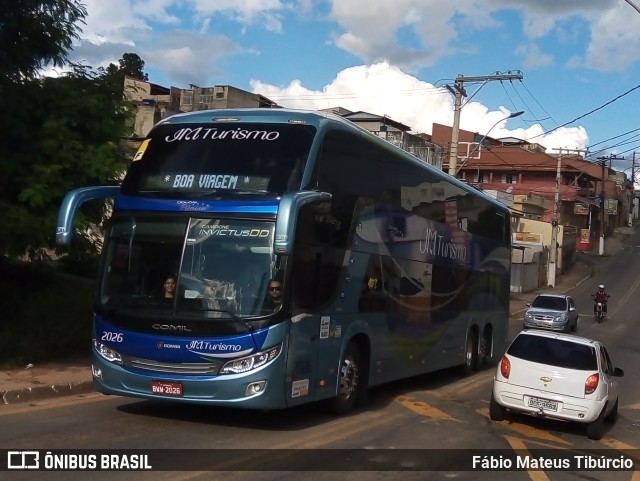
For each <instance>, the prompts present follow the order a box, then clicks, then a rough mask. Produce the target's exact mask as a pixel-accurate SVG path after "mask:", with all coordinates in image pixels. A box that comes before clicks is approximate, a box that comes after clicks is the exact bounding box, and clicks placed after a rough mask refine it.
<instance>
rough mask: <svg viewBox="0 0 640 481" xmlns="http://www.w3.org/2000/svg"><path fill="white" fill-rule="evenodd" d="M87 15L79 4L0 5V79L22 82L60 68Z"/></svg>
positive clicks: (22, 1) (35, 1)
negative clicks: (48, 67)
mask: <svg viewBox="0 0 640 481" xmlns="http://www.w3.org/2000/svg"><path fill="white" fill-rule="evenodd" d="M86 15H87V10H86V8H85V6H84V5H83V4H81V3H80V2H79V1H78V0H11V1H8V0H5V1H3V2H0V45H2V48H1V49H0V77H5V78H6V79H11V80H13V81H16V82H21V81H24V80H29V79H33V78H35V77H36V76H37V75H38V72H39V71H40V70H41V69H42V67H44V66H46V65H48V64H53V65H54V66H55V67H61V66H63V65H64V63H65V61H66V59H67V54H68V52H69V50H70V49H71V47H72V43H73V40H74V39H77V38H78V37H79V34H80V32H82V29H81V28H80V27H79V24H80V23H83V22H84V18H85V17H86ZM0 92H1V91H0Z"/></svg>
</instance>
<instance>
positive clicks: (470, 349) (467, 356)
mask: <svg viewBox="0 0 640 481" xmlns="http://www.w3.org/2000/svg"><path fill="white" fill-rule="evenodd" d="M477 365H478V337H477V335H476V333H475V332H469V334H468V335H467V342H466V344H465V346H464V364H463V365H462V374H463V375H465V376H471V374H473V372H474V371H475V369H476V366H477Z"/></svg>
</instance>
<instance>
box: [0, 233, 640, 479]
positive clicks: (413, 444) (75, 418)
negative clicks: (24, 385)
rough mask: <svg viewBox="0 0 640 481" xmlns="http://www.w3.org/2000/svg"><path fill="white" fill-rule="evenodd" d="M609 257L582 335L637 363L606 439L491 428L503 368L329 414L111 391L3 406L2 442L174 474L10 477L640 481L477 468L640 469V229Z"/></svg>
mask: <svg viewBox="0 0 640 481" xmlns="http://www.w3.org/2000/svg"><path fill="white" fill-rule="evenodd" d="M597 264H598V265H596V266H595V269H596V275H595V276H594V277H593V278H592V279H593V282H594V283H600V282H602V283H605V284H606V285H607V290H608V291H609V292H610V294H611V303H610V307H609V318H608V319H607V320H606V321H605V323H603V324H597V323H595V322H594V320H593V317H592V310H591V300H590V293H591V290H592V288H593V286H592V285H591V282H585V283H583V284H582V285H580V286H578V287H576V288H575V289H574V290H573V291H572V294H573V296H574V298H575V299H576V303H577V305H578V309H579V312H580V323H579V327H578V334H579V335H584V336H588V337H593V338H597V339H599V340H602V341H603V342H605V344H606V345H607V347H608V349H609V352H610V354H611V357H612V361H613V363H614V364H615V365H616V366H619V367H621V368H623V369H624V370H625V376H624V377H623V378H622V379H621V381H620V382H621V396H620V419H619V421H618V422H617V423H616V424H615V425H613V426H610V428H609V430H608V432H607V433H606V435H605V437H604V438H603V439H602V440H601V441H592V440H589V439H587V438H586V436H585V434H584V429H583V427H582V426H580V425H573V424H568V423H562V422H555V421H547V420H539V419H534V418H530V417H524V416H516V417H513V418H511V419H509V420H507V421H503V422H499V423H498V422H492V421H490V420H489V417H488V401H489V395H490V392H491V382H492V376H493V369H491V368H488V369H486V370H483V371H481V372H479V373H476V374H475V375H473V376H471V377H467V378H464V377H461V376H460V375H459V374H458V372H457V371H455V370H447V371H442V372H439V373H434V374H429V375H425V376H420V377H416V378H413V379H410V380H406V381H402V382H396V383H392V384H389V385H386V386H384V387H381V388H378V389H375V390H373V392H372V395H371V401H370V404H369V405H368V406H367V407H366V408H364V409H362V410H359V411H356V412H354V413H352V414H350V415H348V416H344V417H334V416H332V415H330V414H328V413H327V412H326V411H325V410H324V409H323V406H322V405H320V404H314V405H307V406H302V407H300V408H295V409H291V410H287V411H273V412H257V411H249V412H247V411H239V410H230V409H219V408H211V407H200V406H184V405H175V404H170V403H166V404H164V403H156V402H149V401H139V400H135V399H128V398H120V397H108V396H103V395H99V394H86V395H84V396H83V397H65V398H58V399H52V400H47V401H46V402H44V401H43V402H41V403H33V404H15V405H7V406H1V407H0V446H1V447H2V449H10V450H18V451H20V450H33V449H36V450H41V451H42V452H45V451H46V450H68V451H65V452H64V453H63V454H65V453H66V454H78V453H80V454H87V455H89V454H95V455H98V456H100V455H103V454H110V453H113V452H114V451H113V450H121V449H126V450H127V451H126V453H129V454H142V453H147V454H148V455H149V456H150V458H149V460H150V462H151V464H155V467H156V469H158V468H161V469H163V470H162V471H152V472H145V471H136V472H117V471H106V472H90V473H88V472H73V471H54V472H46V473H45V472H41V471H34V472H27V471H10V472H7V473H2V478H3V479H7V480H8V479H12V480H13V479H29V480H31V479H60V480H63V479H64V480H69V479H89V478H90V479H109V480H111V479H118V480H120V479H136V480H137V479H143V480H145V479H154V480H155V479H172V480H173V479H175V480H205V479H206V480H208V479H225V480H227V479H239V480H245V479H246V480H252V481H255V480H267V479H269V480H271V479H273V480H275V479H278V480H289V479H291V480H295V481H299V480H300V479H305V480H323V481H325V480H333V479H336V480H337V479H345V477H347V476H348V477H349V479H356V480H363V481H364V480H372V479H374V480H395V479H402V480H406V479H409V480H413V479H415V480H425V479H437V480H440V479H442V480H444V479H462V480H467V479H468V480H471V479H474V480H477V479H479V480H490V479H491V480H493V479H509V480H516V481H517V480H534V481H538V480H553V481H560V480H569V479H571V480H575V479H576V478H582V479H589V480H607V481H610V480H611V481H617V480H637V479H640V474H639V473H638V472H637V471H623V470H612V471H605V470H602V469H593V470H577V469H573V468H571V469H553V468H551V469H549V468H548V469H521V470H519V471H497V470H496V469H497V468H493V469H489V468H487V469H482V468H481V467H476V468H475V469H469V463H470V462H471V460H472V458H473V456H474V455H475V456H478V455H483V454H486V455H487V459H488V460H493V461H496V462H499V461H500V460H501V459H502V460H504V459H507V458H509V457H510V456H514V455H523V456H527V455H529V456H530V457H531V456H533V457H536V456H535V454H536V453H539V451H538V450H541V449H542V450H545V451H544V453H545V456H546V457H547V459H551V460H554V459H555V460H557V459H560V458H562V457H563V456H572V457H574V458H575V457H576V456H578V457H579V456H587V457H589V456H594V455H596V458H598V456H597V455H600V454H602V455H606V456H611V455H614V456H618V457H624V458H625V459H631V460H632V462H634V463H635V464H636V466H637V465H638V463H640V450H639V448H640V370H639V369H637V368H636V366H637V365H638V359H639V358H638V356H639V351H640V347H639V341H638V335H637V332H638V327H639V326H640V309H638V308H637V305H638V303H637V299H638V298H639V297H640V276H638V275H637V273H638V271H639V270H640V234H638V235H636V234H634V235H633V236H632V238H630V239H629V240H628V242H627V243H626V244H625V247H624V249H623V250H622V251H621V252H620V253H619V254H617V255H615V256H611V257H609V258H604V259H601V260H599V261H598V263H597ZM520 328H521V321H520V320H519V319H517V318H514V319H513V320H512V321H511V325H510V329H511V332H512V333H513V334H515V333H516V332H517V331H518V330H520ZM267 449H269V450H270V451H265V450H267ZM87 450H88V451H87ZM147 450H150V451H147ZM198 450H204V451H198ZM226 450H229V451H226ZM296 450H297V451H296ZM487 450H489V451H487ZM527 453H528V454H527ZM612 453H613V454H612ZM0 455H1V456H5V454H4V453H0ZM501 457H502V458H501ZM527 459H531V458H527ZM536 459H538V458H537V457H536ZM581 459H582V458H581ZM584 459H587V458H584ZM589 459H591V458H589ZM598 459H599V458H598ZM0 461H1V459H0ZM0 466H2V465H0ZM425 468H426V469H427V470H425Z"/></svg>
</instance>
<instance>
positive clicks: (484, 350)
mask: <svg viewBox="0 0 640 481" xmlns="http://www.w3.org/2000/svg"><path fill="white" fill-rule="evenodd" d="M492 344H493V335H492V333H491V331H490V330H489V329H485V330H484V332H483V333H482V338H481V339H480V346H479V347H478V362H477V365H476V369H478V370H480V369H482V368H483V367H485V366H487V364H488V363H489V359H490V357H491V347H492Z"/></svg>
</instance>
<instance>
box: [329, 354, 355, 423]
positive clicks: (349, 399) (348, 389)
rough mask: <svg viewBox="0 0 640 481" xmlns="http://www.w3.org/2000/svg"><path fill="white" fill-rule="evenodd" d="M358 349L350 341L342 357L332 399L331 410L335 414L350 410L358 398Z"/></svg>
mask: <svg viewBox="0 0 640 481" xmlns="http://www.w3.org/2000/svg"><path fill="white" fill-rule="evenodd" d="M359 370H360V351H359V350H358V347H357V346H356V345H355V344H353V343H351V344H349V345H348V346H347V350H346V351H345V353H344V359H343V360H342V365H341V366H340V373H339V374H340V378H339V379H338V395H337V396H336V397H335V398H333V400H332V410H333V412H334V413H335V414H344V413H346V412H349V411H351V409H353V406H354V405H355V404H356V401H357V400H358V394H359V392H360V390H361V386H360V384H359V382H358V381H359Z"/></svg>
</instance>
